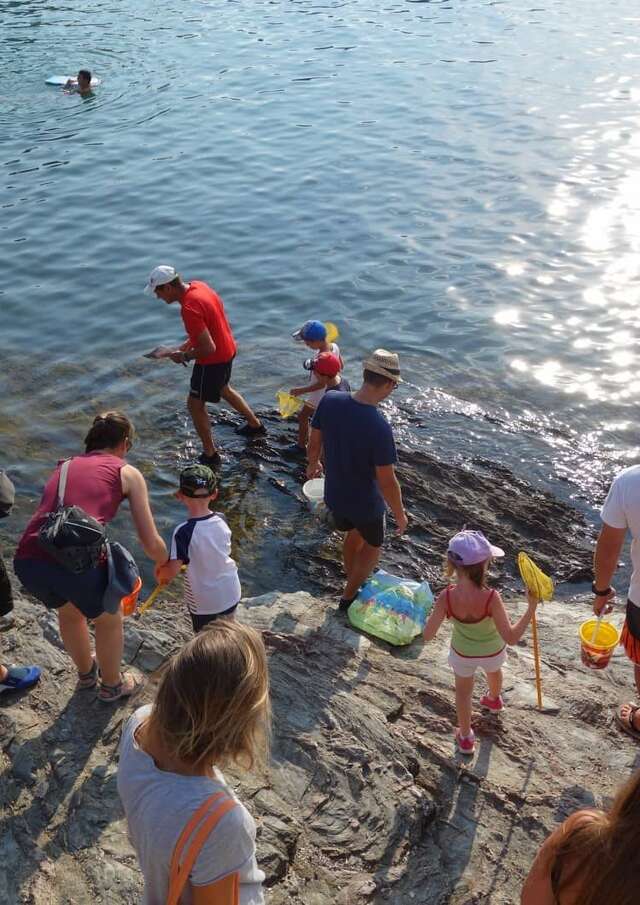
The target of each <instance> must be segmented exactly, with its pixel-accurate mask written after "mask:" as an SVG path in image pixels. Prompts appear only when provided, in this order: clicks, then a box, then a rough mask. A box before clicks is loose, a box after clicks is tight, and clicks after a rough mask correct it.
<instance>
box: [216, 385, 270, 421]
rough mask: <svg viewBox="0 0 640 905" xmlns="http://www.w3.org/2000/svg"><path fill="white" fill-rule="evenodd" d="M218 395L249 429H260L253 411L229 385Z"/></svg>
mask: <svg viewBox="0 0 640 905" xmlns="http://www.w3.org/2000/svg"><path fill="white" fill-rule="evenodd" d="M220 395H221V396H222V398H223V399H224V400H225V402H228V403H229V405H230V406H231V408H232V409H235V410H236V412H238V414H239V415H242V417H243V418H244V419H245V420H246V422H247V424H248V425H249V427H260V422H259V421H258V419H257V418H256V416H255V415H254V414H253V410H252V409H251V408H250V407H249V405H248V404H247V403H246V402H245V400H244V399H243V398H242V396H241V395H240V393H238V392H237V391H236V390H234V389H233V387H232V386H231V385H230V384H227V385H226V387H222V389H221V390H220Z"/></svg>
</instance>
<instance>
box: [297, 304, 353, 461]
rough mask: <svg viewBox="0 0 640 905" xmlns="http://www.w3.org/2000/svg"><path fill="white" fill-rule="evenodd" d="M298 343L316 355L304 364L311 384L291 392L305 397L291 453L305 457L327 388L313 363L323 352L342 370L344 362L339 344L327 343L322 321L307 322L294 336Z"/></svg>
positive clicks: (325, 330) (325, 329)
mask: <svg viewBox="0 0 640 905" xmlns="http://www.w3.org/2000/svg"><path fill="white" fill-rule="evenodd" d="M292 336H293V338H294V339H296V340H298V342H303V343H304V344H305V346H307V347H308V348H309V349H313V351H314V352H315V355H314V356H313V358H310V359H308V360H307V361H305V363H304V367H305V370H307V371H309V372H310V375H309V384H308V385H307V386H305V387H294V388H293V389H291V390H290V391H289V392H290V394H291V395H292V396H303V395H304V396H305V397H306V398H305V401H304V405H303V406H302V410H301V412H300V414H299V415H298V442H297V443H294V444H292V446H291V449H290V450H289V452H291V453H296V454H298V455H301V456H302V455H305V454H306V452H307V443H308V441H309V421H310V420H311V417H312V416H313V413H314V411H315V409H316V406H317V405H318V403H319V402H320V400H321V399H322V397H323V396H324V394H325V391H326V386H325V385H324V383H323V382H322V381H321V380H318V376H317V375H316V374H314V370H313V363H314V361H315V360H316V359H317V358H318V356H320V355H322V353H323V352H330V353H331V354H332V355H335V356H336V358H337V359H338V361H339V362H340V369H342V368H343V367H344V362H343V361H342V357H341V355H340V349H339V348H338V344H337V343H330V342H328V341H327V328H326V327H325V325H324V324H323V323H322V322H321V321H307V322H306V323H304V324H303V325H302V326H301V327H300V329H299V330H296V332H295V333H293V334H292Z"/></svg>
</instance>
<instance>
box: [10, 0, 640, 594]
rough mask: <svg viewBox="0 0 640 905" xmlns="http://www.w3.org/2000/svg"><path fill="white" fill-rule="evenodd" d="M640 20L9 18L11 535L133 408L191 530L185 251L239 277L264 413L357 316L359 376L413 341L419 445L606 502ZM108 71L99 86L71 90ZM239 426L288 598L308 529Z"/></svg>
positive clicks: (411, 380) (51, 13) (619, 448)
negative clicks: (183, 501)
mask: <svg viewBox="0 0 640 905" xmlns="http://www.w3.org/2000/svg"><path fill="white" fill-rule="evenodd" d="M639 27H640V12H639V10H638V6H637V3H635V2H631V0H621V2H619V3H616V4H606V5H605V6H603V4H601V3H598V2H596V0H579V2H578V3H576V2H575V0H574V2H569V0H559V2H555V3H553V4H543V5H539V4H536V5H534V4H532V3H531V0H528V2H527V0H511V2H508V3H507V2H503V3H501V2H491V3H489V2H481V0H469V2H464V3H463V2H458V0H449V2H427V0H425V2H389V3H385V4H372V3H370V2H365V0H344V2H323V3H319V2H316V0H307V2H284V0H273V2H257V0H253V2H248V0H239V2H215V3H213V2H198V0H181V2H180V3H178V2H175V0H173V2H169V3H166V2H162V3H152V2H149V0H136V2H133V0H122V2H117V3H116V2H115V0H110V2H94V0H92V2H91V3H88V4H84V7H80V5H78V4H75V3H71V2H66V3H62V2H50V3H41V2H26V0H25V2H22V0H9V2H3V3H2V4H0V42H1V44H0V173H1V185H2V191H1V194H0V203H1V205H2V208H1V210H2V216H1V218H0V257H1V259H2V262H3V270H4V278H3V280H2V281H1V283H0V306H1V311H2V334H1V340H0V350H1V354H2V360H3V367H2V375H1V377H0V391H1V394H2V395H1V401H0V406H1V409H0V412H1V416H2V458H3V461H4V463H5V464H6V465H8V466H9V467H10V468H11V471H12V474H13V476H14V478H16V483H17V484H18V485H19V489H20V491H21V494H22V502H21V505H20V508H19V510H18V513H17V515H16V517H15V518H14V519H12V523H11V527H10V528H8V530H9V531H10V532H11V533H12V534H15V533H16V532H17V531H18V530H19V529H20V527H21V526H22V524H23V523H24V519H25V518H26V515H27V512H28V511H29V509H30V508H31V506H32V501H33V499H34V498H35V497H36V496H37V494H38V492H39V489H40V487H41V483H42V480H43V477H44V476H45V475H46V474H47V472H48V470H49V469H50V467H51V464H52V462H53V461H54V460H55V458H57V456H58V455H63V454H65V453H68V452H69V451H70V450H72V449H73V448H75V447H77V445H78V443H79V439H80V437H81V436H82V432H83V430H84V429H85V427H86V424H87V420H88V418H89V416H90V415H91V414H92V413H93V412H94V411H95V410H96V408H97V407H100V406H106V405H108V406H114V405H117V406H120V407H122V408H124V409H125V410H126V411H127V412H129V413H130V414H131V415H132V416H133V418H134V419H135V420H136V422H137V423H138V426H139V430H140V434H141V437H140V441H139V444H138V448H137V449H136V450H135V455H134V456H133V457H132V460H133V461H134V462H135V464H138V465H139V466H141V467H142V468H143V469H144V470H145V472H146V474H147V475H148V478H149V481H150V486H151V489H152V494H153V498H154V506H155V508H156V509H157V511H158V512H159V514H160V518H161V522H162V524H163V527H166V526H168V525H169V524H171V523H172V522H174V521H175V520H176V519H177V517H178V516H179V512H177V511H176V509H175V507H174V505H173V503H172V502H171V500H170V497H169V495H168V491H169V489H170V488H171V486H172V484H173V482H174V480H175V474H176V469H177V467H178V465H179V462H181V461H184V459H185V458H187V457H188V456H189V455H191V454H192V452H193V450H194V449H195V448H196V446H195V443H194V437H193V433H192V431H191V429H190V426H189V424H188V421H187V419H186V416H185V412H184V396H185V394H186V389H187V374H186V372H185V371H184V370H183V369H182V368H178V367H176V366H173V365H170V364H167V363H163V364H154V363H151V362H149V361H147V360H145V359H143V358H141V353H143V352H144V351H147V350H148V349H149V348H151V347H153V346H154V345H157V344H158V343H160V342H166V341H171V340H172V339H173V338H175V339H178V338H179V337H180V336H181V324H180V319H179V312H178V311H177V310H176V307H175V306H173V307H172V308H166V307H165V306H164V305H163V304H162V303H161V302H159V301H157V300H155V299H149V298H148V297H146V296H144V295H142V292H141V290H142V286H143V285H144V282H145V280H146V276H147V273H148V271H149V270H150V269H151V267H152V266H154V265H155V264H157V263H159V262H161V261H162V262H169V263H174V264H175V265H176V266H177V267H178V268H179V269H180V271H181V272H182V273H183V274H184V275H185V276H186V277H187V278H189V277H197V278H201V279H205V280H207V281H209V282H210V283H211V284H212V285H214V286H215V287H216V289H217V290H218V291H219V292H220V293H221V295H222V296H223V298H224V300H225V303H226V306H227V309H228V313H229V315H230V319H231V321H232V324H233V328H234V331H235V333H236V337H237V339H238V340H239V343H240V352H239V356H238V360H237V364H236V366H235V369H234V384H235V385H236V386H237V388H238V389H240V390H241V391H242V392H243V393H244V394H245V395H246V396H247V398H248V399H249V400H250V401H251V402H252V404H255V405H256V406H257V407H258V408H259V409H260V410H261V411H268V410H269V409H270V408H272V407H273V403H274V394H275V392H276V390H277V389H279V388H280V387H282V386H287V385H290V384H291V383H292V382H297V381H299V379H300V361H301V359H302V358H303V357H304V356H303V355H302V354H301V351H300V348H299V347H296V345H295V343H293V342H292V341H291V339H290V333H291V331H292V330H293V329H295V328H296V327H297V326H299V324H300V322H301V321H303V320H305V319H307V318H308V317H319V318H321V319H327V320H332V321H335V322H336V323H337V324H338V325H339V327H340V331H341V339H340V342H341V346H342V349H343V353H344V357H345V359H346V361H347V374H348V376H349V377H351V378H355V377H356V376H357V373H358V363H359V360H360V358H361V357H362V356H363V355H364V353H365V352H366V351H367V350H368V349H370V348H372V347H375V346H380V345H383V346H387V347H390V348H393V349H396V350H397V351H398V352H399V353H400V355H401V357H402V362H403V366H404V371H405V375H406V379H407V383H406V384H405V385H404V387H403V388H402V390H401V391H400V392H399V393H398V394H397V396H395V397H394V400H393V403H392V405H391V407H390V415H391V416H392V417H393V418H394V419H395V423H396V426H397V429H398V432H399V434H400V436H401V438H402V442H403V443H404V444H405V445H409V446H410V445H416V446H421V447H424V448H427V449H429V450H432V451H433V452H434V453H436V454H437V455H439V456H441V457H443V458H445V459H446V458H450V459H455V460H458V461H463V462H468V463H470V464H471V463H472V462H473V460H474V459H478V458H481V459H489V460H492V461H494V462H498V463H501V464H504V465H506V466H508V467H509V468H511V469H513V470H514V471H515V472H517V473H518V474H521V475H523V476H526V477H528V478H529V479H530V480H532V481H533V482H534V483H536V484H537V485H538V486H542V487H545V488H547V489H550V490H552V491H554V492H556V493H559V494H560V495H562V496H564V497H565V498H573V499H575V500H577V501H578V503H579V505H581V506H583V507H584V508H585V509H586V510H587V511H588V512H589V511H590V510H591V507H592V506H593V504H594V502H596V501H597V500H599V499H600V498H601V496H602V492H603V488H604V486H605V485H606V482H607V481H608V480H609V478H610V476H611V474H612V473H613V471H614V470H615V469H616V468H617V467H619V466H620V465H621V464H623V463H628V462H629V461H634V460H635V459H636V458H637V453H638V431H637V416H638V404H637V397H638V391H639V389H640V386H639V385H640V379H639V378H638V367H637V356H638V339H639V337H640V305H639V302H640V298H639V296H640V273H639V269H640V254H639V252H640V131H639V130H638V123H639V119H640V116H639V100H640V87H639V85H640V78H639V76H640V56H639V53H640V44H639V41H638V34H639ZM81 66H87V67H89V68H91V69H92V70H93V71H94V73H96V75H98V76H100V77H101V79H102V85H101V86H100V87H99V88H98V89H96V91H95V94H94V95H93V96H92V97H89V98H80V97H78V96H67V95H65V94H64V93H63V92H62V91H60V90H59V89H55V88H50V87H47V86H45V84H44V79H45V78H46V77H47V76H49V75H54V74H56V75H57V74H63V75H67V74H73V73H75V72H76V71H77V69H78V68H79V67H81ZM274 424H275V422H274ZM274 430H275V431H276V432H277V431H278V430H280V428H278V427H275V428H274ZM219 435H220V439H221V442H222V444H223V445H224V446H225V448H226V449H227V451H228V455H229V461H228V464H227V475H228V478H227V483H226V485H225V488H224V502H225V505H226V507H227V508H228V509H229V510H231V511H232V513H233V517H234V519H235V522H234V524H235V528H236V531H237V534H238V540H239V543H240V544H241V545H242V546H243V553H244V556H245V559H246V562H247V563H252V565H248V566H247V568H248V572H249V573H250V577H249V583H250V584H251V585H252V586H253V587H254V588H258V587H263V586H265V585H268V583H269V582H268V580H267V578H265V575H272V574H277V571H278V569H277V567H275V566H271V565H269V566H265V564H264V557H261V556H260V555H259V554H258V552H256V551H263V552H264V550H265V549H266V550H267V551H268V552H269V556H270V557H271V558H272V559H274V560H275V559H277V558H278V557H279V556H281V555H282V553H281V552H280V548H278V547H277V545H276V543H275V541H274V536H275V529H276V528H278V529H280V528H281V527H282V524H283V520H284V521H285V522H286V523H287V529H282V530H289V531H291V532H294V531H297V530H298V527H297V522H296V519H297V518H298V516H296V517H295V518H293V517H292V516H291V511H292V510H291V500H290V498H289V497H288V496H287V493H284V494H278V493H277V492H276V491H275V490H273V487H272V484H273V482H272V484H269V482H268V481H265V480H264V475H265V464H264V462H263V463H261V462H260V459H259V457H258V459H256V458H255V457H253V458H252V457H251V456H250V455H245V451H244V450H243V447H242V445H241V444H239V443H238V440H237V438H234V437H233V435H232V432H231V428H230V425H229V424H223V425H222V427H221V428H220V431H219ZM283 436H284V435H283ZM267 470H268V469H267ZM270 488H271V489H270ZM285 489H287V488H285ZM288 489H291V488H288ZM296 511H297V510H296ZM299 519H300V522H301V523H302V521H304V518H303V514H301V515H300V516H299ZM300 530H302V529H300ZM265 570H266V571H265ZM270 570H271V571H270Z"/></svg>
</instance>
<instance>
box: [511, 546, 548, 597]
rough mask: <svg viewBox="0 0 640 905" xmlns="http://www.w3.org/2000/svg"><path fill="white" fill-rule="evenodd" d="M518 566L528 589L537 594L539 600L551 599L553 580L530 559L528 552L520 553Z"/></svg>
mask: <svg viewBox="0 0 640 905" xmlns="http://www.w3.org/2000/svg"><path fill="white" fill-rule="evenodd" d="M518 568H519V569H520V575H521V576H522V580H523V581H524V583H525V585H526V586H527V589H528V590H529V591H531V592H532V594H535V596H536V597H537V598H538V600H551V598H552V597H553V581H552V580H551V579H550V578H549V576H548V575H545V574H544V572H543V571H542V570H541V569H539V568H538V567H537V565H536V564H535V563H534V562H533V560H531V559H529V557H528V556H527V554H526V553H518Z"/></svg>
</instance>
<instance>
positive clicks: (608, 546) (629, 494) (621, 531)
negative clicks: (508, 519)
mask: <svg viewBox="0 0 640 905" xmlns="http://www.w3.org/2000/svg"><path fill="white" fill-rule="evenodd" d="M600 514H601V517H602V528H601V529H600V534H599V536H598V541H597V543H596V549H595V553H594V557H593V576H594V582H593V587H592V590H593V593H594V595H595V600H594V604H593V609H594V612H595V613H596V614H597V615H598V616H599V615H600V614H601V613H602V612H610V610H611V608H612V603H611V601H612V600H613V598H614V597H615V593H616V592H615V590H614V589H613V588H612V587H611V581H612V580H613V576H614V574H615V571H616V569H617V567H618V560H619V558H620V553H621V551H622V546H623V544H624V540H625V537H626V534H627V531H629V532H630V534H631V564H632V566H633V572H632V574H631V583H630V585H629V593H628V595H627V609H626V619H625V622H624V626H623V629H622V637H621V639H620V643H621V644H622V646H623V647H624V650H625V653H626V654H627V657H628V658H629V659H630V660H631V662H632V663H633V668H634V674H635V682H636V689H637V691H638V696H639V697H640V465H632V466H631V467H630V468H625V469H624V471H621V472H620V474H619V475H618V476H617V477H616V478H615V479H614V481H613V483H612V484H611V487H610V488H609V493H608V494H607V498H606V500H605V501H604V505H603V506H602V511H601V513H600ZM616 716H617V719H618V722H619V724H620V726H621V727H622V729H624V731H625V732H627V733H628V734H629V735H632V736H633V737H634V738H637V739H640V704H633V703H626V704H622V705H621V706H620V707H619V708H618V710H617V714H616Z"/></svg>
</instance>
